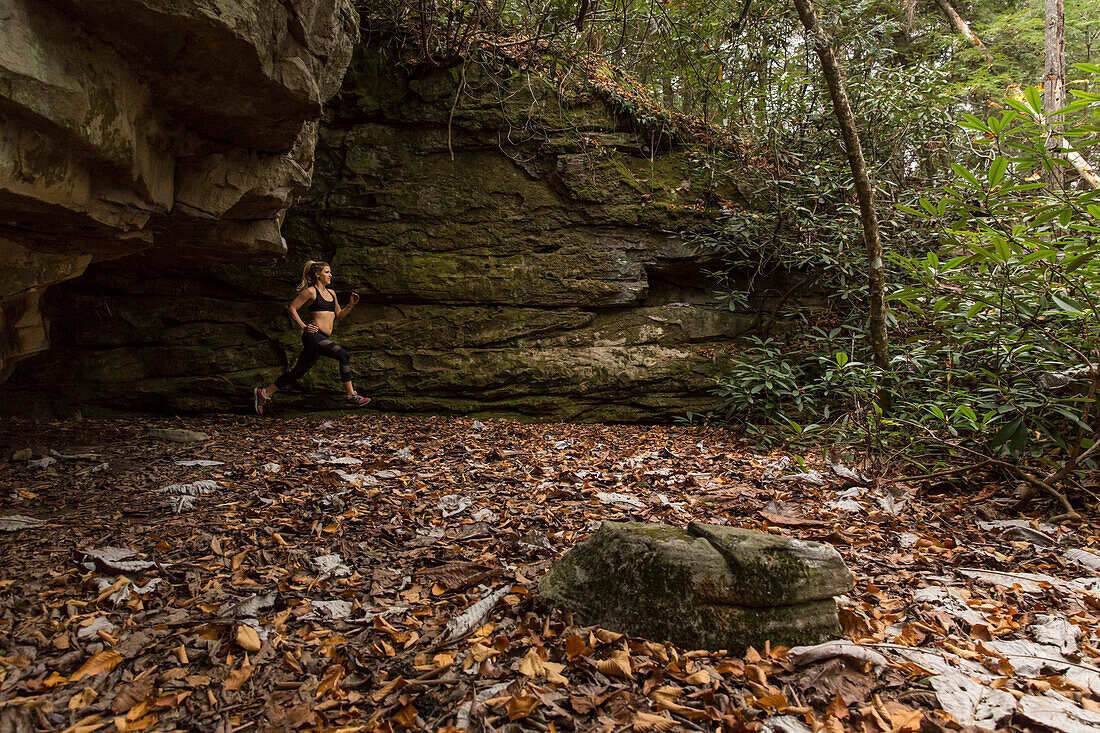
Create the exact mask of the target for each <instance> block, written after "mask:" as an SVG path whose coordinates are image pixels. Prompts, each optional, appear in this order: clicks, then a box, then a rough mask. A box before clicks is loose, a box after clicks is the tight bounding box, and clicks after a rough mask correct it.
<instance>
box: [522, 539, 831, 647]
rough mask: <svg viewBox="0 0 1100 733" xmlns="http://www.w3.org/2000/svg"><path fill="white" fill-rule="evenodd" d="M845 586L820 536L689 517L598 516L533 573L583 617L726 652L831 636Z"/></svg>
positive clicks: (548, 593) (550, 595)
mask: <svg viewBox="0 0 1100 733" xmlns="http://www.w3.org/2000/svg"><path fill="white" fill-rule="evenodd" d="M852 587H853V578H852V573H851V572H850V571H849V570H848V568H847V567H846V566H845V565H844V561H843V560H842V559H841V557H840V555H839V554H838V553H837V551H836V550H834V549H833V548H832V547H830V546H829V545H825V544H822V543H819V542H805V541H802V540H796V539H788V538H785V537H778V536H775V535H769V534H764V533H761V532H753V531H751V530H745V529H737V528H735V527H724V526H720V525H713V524H701V523H699V522H692V523H691V524H689V525H688V527H687V528H686V529H683V528H680V527H672V526H669V525H663V524H643V523H633V522H604V523H603V524H602V525H601V527H600V529H599V530H598V531H597V532H596V533H595V534H593V535H592V536H591V537H589V538H588V539H586V540H585V541H583V542H581V543H579V544H578V545H576V546H575V547H574V548H573V549H572V550H570V551H569V552H568V553H566V554H565V555H564V556H563V557H562V558H561V559H560V560H558V562H556V563H555V564H554V566H553V567H551V568H550V570H549V572H547V574H546V575H545V576H543V578H542V580H541V581H540V582H539V592H540V594H541V595H542V596H543V597H545V598H547V599H549V600H551V601H554V602H556V603H558V604H560V605H562V606H564V607H566V608H568V609H570V610H573V611H575V612H577V614H578V616H579V618H580V620H581V621H582V622H583V623H586V624H598V625H600V626H603V627H605V628H608V629H612V630H614V631H620V632H624V633H628V634H631V635H633V636H642V637H646V638H651V639H659V640H667V641H671V642H673V643H676V644H679V645H680V646H683V647H687V648H689V649H696V648H700V649H727V650H729V651H730V652H732V653H735V654H740V653H742V652H743V651H744V650H745V649H746V648H747V647H749V646H754V647H757V648H762V647H763V644H764V642H765V641H768V640H770V641H771V643H772V644H773V645H783V646H796V645H803V644H816V643H820V642H822V641H826V640H828V639H831V638H835V637H836V636H838V635H839V633H840V625H839V622H838V619H837V610H836V601H835V600H834V599H833V596H836V595H840V594H842V593H846V592H848V591H850V590H851V589H852Z"/></svg>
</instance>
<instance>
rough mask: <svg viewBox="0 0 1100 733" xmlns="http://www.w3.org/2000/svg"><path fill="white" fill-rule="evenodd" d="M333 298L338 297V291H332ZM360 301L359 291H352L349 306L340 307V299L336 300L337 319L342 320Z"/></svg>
mask: <svg viewBox="0 0 1100 733" xmlns="http://www.w3.org/2000/svg"><path fill="white" fill-rule="evenodd" d="M332 297H333V299H335V298H336V291H335V290H334V291H333V292H332ZM358 302H359V293H352V294H351V295H349V296H348V306H347V307H346V308H341V307H340V301H339V300H337V301H336V320H337V321H342V320H343V319H344V316H346V315H347V314H348V313H351V309H352V308H354V307H355V304H356V303H358Z"/></svg>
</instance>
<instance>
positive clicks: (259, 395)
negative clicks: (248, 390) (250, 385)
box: [252, 387, 270, 415]
mask: <svg viewBox="0 0 1100 733" xmlns="http://www.w3.org/2000/svg"><path fill="white" fill-rule="evenodd" d="M268 399H270V398H269V397H268V396H267V395H265V394H264V390H263V387H257V388H256V389H254V390H253V391H252V406H253V407H254V408H256V414H257V415H262V414H264V405H266V404H267V401H268Z"/></svg>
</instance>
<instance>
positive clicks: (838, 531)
mask: <svg viewBox="0 0 1100 733" xmlns="http://www.w3.org/2000/svg"><path fill="white" fill-rule="evenodd" d="M0 428H2V429H3V430H4V431H5V433H6V435H5V439H7V440H9V441H14V443H15V445H14V447H15V448H29V449H30V450H29V451H26V450H24V451H23V452H21V453H16V455H15V457H14V459H13V460H11V461H8V462H6V463H3V464H0V731H45V730H66V731H72V732H73V733H76V732H77V731H80V732H81V733H89V732H90V731H95V730H104V731H119V732H120V733H125V732H126V731H140V730H150V731H151V730H162V731H163V730H172V729H178V730H192V731H211V732H213V731H219V732H220V733H240V732H241V731H269V730H270V731H275V730H279V731H282V730H298V729H312V730H334V731H337V730H338V731H360V730H363V731H391V730H392V731H398V730H406V729H426V730H448V729H449V730H455V729H456V728H467V729H469V730H471V731H490V730H495V731H504V730H509V731H518V730H537V731H550V730H553V731H567V730H577V731H590V730H591V731H596V730H598V731H628V730H632V731H664V730H680V729H685V730H707V731H715V730H723V731H758V730H761V729H764V730H765V731H767V732H768V733H799V732H803V733H804V732H805V731H809V730H812V731H818V730H822V729H824V730H827V731H828V732H829V733H839V731H842V730H855V731H861V732H862V733H887V732H889V733H915V732H916V731H922V733H939V732H941V731H944V730H958V729H964V730H965V729H968V728H976V727H982V728H994V727H1009V728H1014V729H1024V730H1026V729H1055V730H1060V731H1066V733H1077V732H1078V731H1085V730H1096V729H1100V659H1097V657H1098V656H1100V651H1098V647H1100V639H1098V635H1097V628H1098V624H1097V621H1098V618H1100V577H1092V576H1100V572H1098V571H1097V570H1096V569H1095V568H1100V557H1098V556H1097V555H1095V554H1092V552H1091V551H1090V550H1089V549H1088V548H1094V549H1095V548H1097V547H1098V543H1100V540H1098V538H1097V536H1096V533H1095V532H1096V527H1095V525H1094V524H1092V523H1091V522H1083V523H1078V524H1076V525H1072V526H1068V525H1061V526H1047V525H1045V524H1043V523H1041V522H1039V521H1038V520H1036V519H1029V518H1028V517H1021V516H1013V515H1012V514H1011V512H1010V507H1011V506H1012V505H1013V504H1014V503H1015V501H1014V500H1013V499H1012V498H1011V488H1012V487H1003V486H997V485H980V484H979V485H977V486H970V487H968V488H967V489H966V490H962V489H960V488H958V487H953V486H951V485H948V484H941V485H921V484H905V483H894V482H889V481H883V480H878V481H870V482H867V481H864V480H863V479H862V478H861V477H859V476H858V475H854V474H852V473H850V469H852V468H856V467H854V466H849V467H848V469H847V470H846V469H845V468H844V467H838V468H835V469H832V468H830V467H829V466H827V465H825V464H813V465H807V466H802V467H799V466H796V465H791V461H790V458H789V457H788V456H787V455H786V454H783V453H782V452H774V453H768V452H764V451H760V452H758V451H756V450H754V449H753V448H751V447H748V446H745V445H743V444H741V443H739V442H738V441H736V440H734V439H733V438H731V437H730V436H729V434H728V433H725V432H722V431H720V430H716V429H704V428H674V427H637V426H603V425H569V424H521V423H514V422H507V421H496V420H492V421H485V422H484V423H482V422H478V421H474V420H465V419H447V418H425V417H415V418H414V417H394V416H386V415H379V414H374V413H356V414H354V415H348V416H345V417H341V418H339V419H336V420H333V421H321V420H310V419H295V420H287V421H281V420H272V419H261V418H220V417H219V418H195V419H167V418H165V419H156V420H149V419H136V418H135V419H119V420H110V421H106V420H104V421H97V420H85V421H82V422H66V423H53V424H48V425H44V424H38V425H31V424H29V423H24V424H13V423H7V424H4V425H2V426H0ZM155 428H188V429H192V430H198V431H204V432H205V433H207V434H208V435H209V439H207V440H202V441H201V442H195V443H186V444H181V443H172V442H158V441H157V440H155V439H154V438H153V437H152V435H151V433H150V431H151V430H152V429H155ZM28 454H29V455H28ZM804 469H816V470H817V473H809V474H805V473H803V474H801V475H799V472H800V471H803V470H804ZM841 474H843V475H841ZM845 475H846V476H847V478H844V476H845ZM173 486H174V488H168V490H165V489H166V487H173ZM604 519H615V520H633V521H646V522H648V521H662V522H667V523H671V524H676V525H681V526H682V525H684V524H686V523H687V522H688V521H689V520H693V519H694V520H700V521H707V522H718V523H728V524H731V525H736V526H740V527H746V528H751V529H756V530H761V531H765V532H772V533H777V534H782V535H786V536H791V537H798V538H803V539H811V540H820V541H824V542H828V543H830V544H832V545H833V546H834V547H836V548H837V550H838V551H839V552H840V553H841V554H842V555H843V557H844V559H845V561H846V562H847V563H848V565H849V567H850V568H851V569H852V571H853V572H854V573H855V578H856V582H855V590H854V592H852V593H851V594H850V595H848V596H844V597H841V598H840V599H839V605H840V618H841V624H842V627H843V634H844V637H845V639H846V640H847V642H848V644H846V645H840V646H837V645H834V646H833V647H831V648H830V649H829V650H826V649H818V650H816V652H809V653H805V652H802V653H798V654H788V650H787V649H785V648H783V647H778V646H771V645H768V646H767V647H766V648H764V649H749V650H748V651H747V652H746V653H745V654H744V655H741V656H737V655H733V654H727V653H726V652H725V651H722V650H717V651H716V650H710V651H707V650H690V649H681V648H677V647H675V646H673V645H671V644H664V643H660V640H646V639H638V638H630V637H625V636H623V635H621V634H618V633H614V632H612V631H608V630H604V629H599V628H594V627H583V626H579V625H577V624H575V623H574V620H573V619H572V617H571V615H570V614H569V613H567V612H563V611H561V610H558V609H554V608H551V607H549V606H548V605H546V604H545V603H544V602H543V601H541V600H540V599H539V598H538V596H537V579H538V578H539V577H540V576H541V575H542V573H543V572H544V571H545V570H546V569H547V567H548V566H549V564H550V563H551V562H552V561H553V560H554V559H555V558H557V557H558V556H559V555H560V554H561V553H562V552H564V551H565V550H567V549H568V548H569V547H571V546H572V545H573V544H575V543H576V542H577V541H578V540H580V539H582V538H583V537H585V536H587V535H588V534H589V533H591V532H592V531H593V530H594V529H595V528H596V527H597V526H598V524H599V522H600V521H601V520H604ZM1089 567H1092V568H1094V569H1093V570H1090V569H1088V568H1089ZM500 591H504V592H503V593H501V592H500ZM490 595H494V597H495V598H497V599H499V602H498V603H496V605H495V606H494V607H493V608H492V609H491V611H490V612H488V614H487V615H486V616H485V618H484V619H481V620H480V621H479V622H478V623H476V624H474V627H473V628H474V629H475V630H474V631H473V632H472V633H470V634H467V635H465V636H462V637H461V638H458V639H454V640H451V639H450V638H449V636H447V635H445V634H444V631H445V629H448V627H447V625H448V624H449V623H451V622H453V621H455V620H456V619H461V618H463V613H464V611H468V609H469V608H470V607H471V606H472V605H473V604H474V603H475V602H476V601H477V600H478V599H480V598H486V597H488V596H490ZM484 605H486V604H482V606H484ZM466 615H467V616H468V615H469V613H467V614H466ZM448 630H449V629H448ZM608 660H611V661H610V662H609V661H608ZM601 662H604V663H602V664H601Z"/></svg>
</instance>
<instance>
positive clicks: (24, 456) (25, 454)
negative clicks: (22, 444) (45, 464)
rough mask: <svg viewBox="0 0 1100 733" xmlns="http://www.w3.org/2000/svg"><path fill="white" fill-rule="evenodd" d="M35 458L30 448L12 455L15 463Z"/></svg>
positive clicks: (21, 449)
mask: <svg viewBox="0 0 1100 733" xmlns="http://www.w3.org/2000/svg"><path fill="white" fill-rule="evenodd" d="M32 458H34V452H33V451H32V450H31V449H30V448H20V449H19V450H17V451H15V452H14V453H12V454H11V459H12V460H13V461H29V460H30V459H32Z"/></svg>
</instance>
